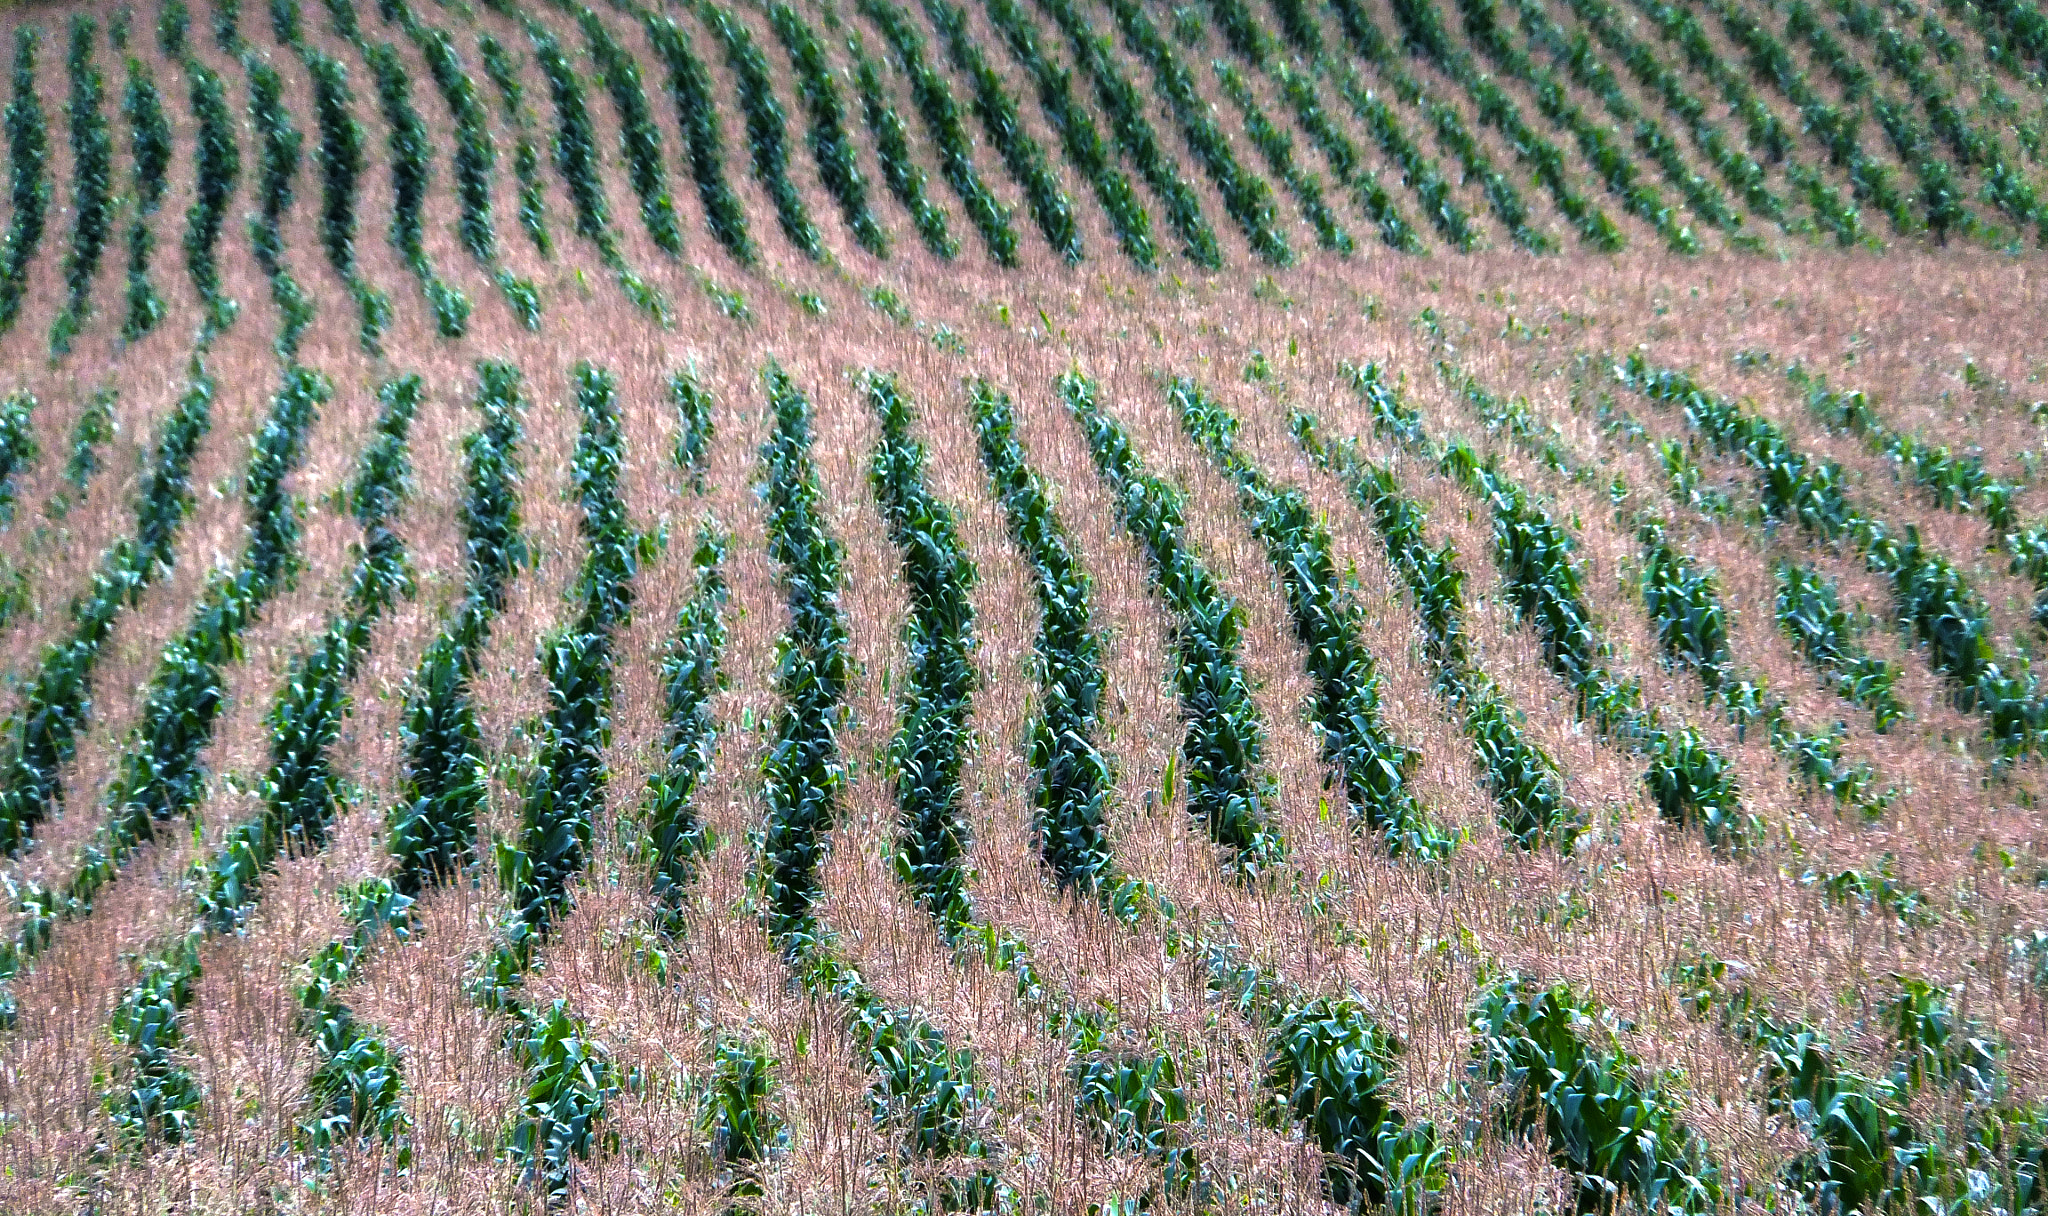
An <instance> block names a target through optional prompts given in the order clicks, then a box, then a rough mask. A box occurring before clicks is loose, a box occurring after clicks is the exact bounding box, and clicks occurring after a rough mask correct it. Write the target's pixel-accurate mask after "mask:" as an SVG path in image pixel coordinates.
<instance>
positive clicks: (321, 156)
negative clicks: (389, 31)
mask: <svg viewBox="0 0 2048 1216" xmlns="http://www.w3.org/2000/svg"><path fill="white" fill-rule="evenodd" d="M305 63H306V69H307V71H308V72H309V73H310V74H311V75H312V77H313V117H314V119H315V122H316V124H317V125H318V127H319V130H320V142H319V144H318V146H317V147H316V148H315V150H314V162H315V163H316V164H317V165H318V166H319V169H320V243H321V246H322V248H323V249H324V250H325V251H326V253H327V262H328V264H329V265H331V266H333V267H334V270H335V273H337V274H339V275H340V276H341V277H342V281H343V282H345V283H347V284H348V287H349V293H350V294H351V295H352V296H354V298H355V301H356V309H357V312H358V315H359V317H360V323H359V325H358V329H357V336H358V338H359V339H360V340H361V342H362V345H363V349H365V350H368V351H371V352H375V351H376V350H377V348H378V339H379V338H380V337H381V336H382V334H383V332H384V328H385V326H386V325H387V324H389V322H390V317H391V300H390V298H389V297H388V296H386V295H385V294H384V293H383V292H381V291H379V290H377V289H376V288H374V287H372V286H370V285H369V283H367V282H366V281H364V279H363V277H362V275H361V274H359V273H358V272H357V269H356V252H355V233H356V180H357V178H358V177H360V176H361V174H362V172H363V167H364V152H363V130H362V127H361V125H360V124H358V123H357V122H356V119H355V115H354V113H353V112H352V110H351V107H350V101H349V87H348V69H347V68H345V67H343V66H342V65H341V63H340V62H339V61H338V60H336V59H334V58H332V57H331V56H327V55H323V54H321V53H320V52H318V51H311V50H309V51H308V52H307V53H306V56H305Z"/></svg>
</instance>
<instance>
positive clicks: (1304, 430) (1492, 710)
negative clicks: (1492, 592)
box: [1292, 413, 1585, 849]
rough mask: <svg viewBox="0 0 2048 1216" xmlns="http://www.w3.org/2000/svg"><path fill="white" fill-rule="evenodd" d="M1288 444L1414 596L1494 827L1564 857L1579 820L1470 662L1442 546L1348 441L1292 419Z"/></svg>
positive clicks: (1462, 615) (1450, 554)
mask: <svg viewBox="0 0 2048 1216" xmlns="http://www.w3.org/2000/svg"><path fill="white" fill-rule="evenodd" d="M1292 427H1293V430H1294V434H1295V438H1296V440H1297V442H1299V443H1300V444H1301V447H1302V449H1303V450H1304V451H1306V452H1307V453H1308V454H1309V457H1310V458H1311V459H1312V460H1314V461H1315V462H1316V463H1317V465H1318V466H1320V467H1322V468H1323V469H1325V470H1327V471H1329V472H1331V473H1332V474H1334V475H1335V476H1336V477H1337V478H1338V480H1339V481H1340V482H1342V483H1343V485H1344V488H1345V489H1346V491H1348V492H1349V494H1350V496H1351V499H1352V501H1353V502H1355V503H1356V504H1357V505H1358V507H1359V509H1360V510H1361V511H1362V512H1363V513H1364V514H1365V516H1366V518H1367V519H1369V520H1370V521H1371V522H1372V524H1373V527H1374V529H1375V530H1376V531H1377V532H1378V534H1379V537H1380V540H1381V542H1382V543H1383V544H1384V545H1385V546H1386V550H1387V556H1388V557H1389V558H1390V559H1391V562H1392V565H1393V567H1394V569H1395V570H1396V571H1397V572H1399V574H1400V575H1401V578H1402V580H1403V581H1404V582H1406V583H1407V584H1408V590H1409V592H1410V594H1412V595H1413V596H1414V597H1415V609H1416V616H1417V617H1418V619H1419V620H1420V622H1421V625H1422V640H1423V651H1424V654H1425V655H1426V656H1427V657H1428V658H1429V660H1430V662H1431V664H1432V665H1434V667H1435V668H1436V687H1437V690H1438V692H1439V693H1440V694H1441V695H1442V696H1443V697H1444V699H1445V700H1446V701H1448V702H1449V703H1450V704H1451V706H1452V707H1453V708H1454V709H1456V710H1457V711H1458V712H1459V713H1460V714H1461V715H1462V717H1463V719H1464V724H1465V733H1466V734H1467V735H1469V736H1471V739H1472V750H1473V753H1474V757H1475V759H1476V760H1477V761H1478V764H1479V766H1480V768H1481V769H1483V770H1484V772H1485V775H1486V782H1487V787H1488V788H1489V789H1490V790H1491V791H1492V793H1493V797H1494V800H1495V801H1496V802H1498V803H1499V804H1500V824H1501V827H1502V828H1503V829H1504V830H1505V831H1506V832H1507V833H1508V835H1509V836H1510V837H1512V838H1513V839H1514V840H1515V842H1516V843H1517V844H1519V845H1522V846H1523V847H1525V848H1533V847H1535V846H1536V845H1538V844H1540V843H1541V842H1543V841H1545V840H1551V841H1554V842H1555V843H1556V844H1558V845H1559V846H1560V847H1562V848H1565V849H1569V848H1570V847H1571V845H1572V842H1573V841H1574V840H1575V839H1576V838H1577V836H1578V834H1579V833H1580V832H1581V831H1583V830H1584V826H1585V825H1584V822H1583V816H1582V815H1581V814H1580V813H1579V812H1578V811H1577V810H1576V809H1575V808H1574V807H1573V806H1572V805H1571V804H1570V803H1569V802H1567V801H1566V799H1565V796H1564V790H1563V787H1562V778H1561V776H1560V774H1559V772H1558V767H1557V763H1556V761H1554V760H1553V759H1552V758H1551V757H1550V755H1549V754H1548V753H1546V752H1545V751H1544V750H1543V748H1542V747H1541V746H1540V745H1538V744H1537V743H1535V742H1534V741H1533V740H1531V739H1529V738H1527V737H1526V736H1525V735H1524V734H1523V730H1522V714H1521V711H1520V710H1518V709H1516V708H1515V707H1514V705H1513V704H1512V703H1511V702H1510V701H1509V700H1508V698H1507V696H1506V694H1505V693H1503V692H1502V691H1501V689H1500V686H1499V685H1498V684H1496V683H1495V682H1494V680H1493V678H1492V677H1491V676H1489V675H1488V674H1487V673H1486V672H1485V671H1484V670H1483V669H1482V668H1481V667H1480V666H1479V665H1478V663H1477V662H1476V661H1475V660H1474V659H1473V657H1472V653H1471V646H1470V644H1469V642H1468V640H1467V632H1466V631H1467V626H1466V623H1465V622H1466V603H1465V591H1464V581H1465V572H1464V571H1463V570H1461V569H1460V568H1459V567H1458V555H1457V552H1456V551H1455V550H1454V549H1453V548H1452V547H1451V546H1450V545H1448V544H1446V545H1444V546H1443V547H1441V548H1437V549H1432V548H1430V547H1429V544H1428V541H1427V538H1426V536H1425V533H1424V527H1425V516H1424V514H1423V511H1422V508H1421V507H1420V506H1418V505H1417V504H1416V503H1415V501H1414V500H1413V499H1412V498H1409V497H1408V496H1406V495H1404V494H1403V493H1402V492H1401V488H1400V481H1399V478H1398V477H1397V475H1396V474H1395V472H1394V470H1393V469H1392V468H1391V467H1389V466H1388V465H1386V464H1384V463H1380V462H1376V461H1373V460H1370V459H1368V458H1367V457H1366V456H1365V455H1364V454H1363V452H1362V451H1361V449H1360V447H1359V445H1358V442H1357V440H1355V439H1351V438H1346V439H1344V440H1343V441H1341V442H1338V443H1334V444H1333V443H1331V442H1329V441H1328V440H1327V438H1326V437H1325V436H1324V435H1323V433H1322V429H1321V424H1320V423H1319V422H1318V421H1317V420H1316V419H1315V418H1314V417H1313V416H1312V415H1309V414H1306V413H1297V414H1295V415H1294V417H1293V419H1292Z"/></svg>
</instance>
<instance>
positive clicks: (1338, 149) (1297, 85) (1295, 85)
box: [1267, 27, 1443, 253]
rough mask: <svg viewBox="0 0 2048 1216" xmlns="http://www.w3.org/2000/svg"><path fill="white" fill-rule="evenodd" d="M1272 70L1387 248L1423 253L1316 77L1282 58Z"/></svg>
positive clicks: (1332, 169)
mask: <svg viewBox="0 0 2048 1216" xmlns="http://www.w3.org/2000/svg"><path fill="white" fill-rule="evenodd" d="M1311 28H1313V27H1311ZM1267 71H1268V72H1269V73H1270V74H1271V75H1272V78H1273V83H1275V84H1276V85H1278V86H1279V87H1280V93H1281V96H1282V97H1284V98H1285V99H1286V101H1287V104H1288V106H1289V108H1291V109H1292V110H1293V111H1294V119H1295V121H1296V122H1298V123H1300V124H1301V129H1302V130H1303V131H1305V132H1307V133H1308V137H1309V139H1310V140H1311V141H1313V142H1314V143H1315V145H1316V147H1317V148H1318V149H1320V150H1321V152H1322V154H1323V158H1324V159H1325V160H1327V161H1329V162H1330V172H1331V173H1332V174H1333V175H1334V176H1335V177H1336V179H1337V184H1338V185H1340V186H1343V187H1345V188H1346V189H1348V190H1350V191H1351V197H1352V201H1353V202H1354V203H1355V204H1356V205H1357V207H1358V209H1359V211H1361V212H1363V213H1364V214H1365V216H1366V218H1367V219H1370V220H1371V221H1372V222H1373V225H1374V226H1375V227H1377V228H1378V229H1379V232H1380V240H1381V241H1383V242H1385V244H1386V246H1387V248H1389V249H1396V250H1399V251H1400V252H1402V253H1420V252H1422V238H1421V237H1420V236H1418V235H1417V234H1416V231H1415V226H1414V225H1413V224H1411V223H1410V222H1409V221H1408V218H1407V217H1406V216H1405V215H1403V214H1401V209H1400V208H1399V207H1398V206H1396V205H1395V203H1394V199H1393V196H1392V195H1391V194H1390V193H1388V191H1387V188H1386V187H1385V186H1383V185H1381V184H1380V179H1379V173H1378V172H1377V171H1376V170H1374V169H1373V168H1371V167H1370V166H1368V165H1366V164H1365V162H1364V160H1363V158H1362V157H1361V156H1360V154H1359V151H1358V145H1357V144H1356V143H1354V142H1352V140H1351V137H1350V136H1349V135H1346V134H1345V133H1344V132H1343V131H1342V130H1341V129H1339V128H1338V126H1337V124H1336V123H1335V122H1334V121H1333V120H1332V119H1331V117H1330V112H1329V111H1328V110H1327V109H1325V108H1324V106H1323V99H1322V97H1321V95H1320V92H1319V90H1318V89H1317V88H1316V82H1315V77H1314V76H1313V75H1311V74H1310V73H1308V72H1304V71H1300V70H1297V69H1296V68H1292V67H1289V66H1288V65H1287V64H1286V63H1284V62H1282V61H1281V60H1279V59H1274V60H1273V61H1272V62H1271V63H1269V64H1268V65H1267ZM1435 187H1436V189H1437V190H1438V191H1441V190H1442V188H1443V183H1442V180H1441V179H1438V180H1437V182H1436V183H1435ZM1425 206H1427V204H1426V203H1425Z"/></svg>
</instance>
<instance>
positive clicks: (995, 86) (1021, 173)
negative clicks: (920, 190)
mask: <svg viewBox="0 0 2048 1216" xmlns="http://www.w3.org/2000/svg"><path fill="white" fill-rule="evenodd" d="M924 9H925V12H926V14H928V15H929V16H930V17H931V19H932V24H933V25H934V26H936V27H937V28H938V31H939V34H940V36H941V38H942V39H943V40H944V41H945V44H946V50H947V53H948V54H949V55H950V56H951V58H952V60H953V66H954V67H955V68H957V69H958V70H959V71H960V72H961V73H962V74H963V75H965V76H966V77H967V78H968V79H969V80H970V81H972V82H973V86H974V113H975V116H976V117H978V118H979V119H981V129H982V132H983V133H984V134H986V135H987V136H988V139H989V142H990V143H992V144H994V145H995V148H996V151H997V153H999V154H1000V155H1001V156H1002V158H1003V167H1004V168H1006V169H1008V170H1009V172H1010V180H1012V181H1014V182H1016V183H1017V187H1018V189H1020V190H1022V191H1023V192H1024V201H1025V204H1026V205H1027V206H1029V207H1030V208H1031V216H1032V218H1033V219H1035V220H1037V221H1038V230H1039V231H1040V232H1041V233H1043V234H1044V235H1045V239H1046V242H1047V243H1048V244H1050V245H1051V246H1052V247H1053V249H1054V251H1055V252H1057V253H1058V254H1059V255H1060V256H1061V257H1063V258H1065V259H1066V260H1067V261H1068V262H1069V263H1070V264H1071V263H1078V262H1079V261H1080V260H1081V230H1080V228H1079V227H1078V226H1077V225H1076V223H1075V220H1074V208H1073V203H1072V202H1071V201H1070V200H1069V199H1068V198H1067V192H1066V188H1065V187H1064V186H1063V185H1062V184H1061V183H1060V180H1059V178H1058V177H1057V176H1055V175H1054V173H1053V171H1052V167H1051V166H1050V165H1049V164H1047V162H1046V156H1045V150H1044V149H1043V148H1041V147H1040V146H1039V144H1038V141H1037V140H1036V139H1034V138H1032V137H1031V135H1030V133H1029V132H1027V131H1026V130H1025V129H1024V123H1023V120H1022V118H1021V116H1020V115H1019V114H1018V111H1017V102H1016V99H1015V98H1013V97H1011V96H1010V91H1009V89H1008V87H1007V86H1006V85H1005V84H1004V83H1003V79H1002V77H1001V76H999V75H997V74H996V71H995V69H994V68H993V67H991V66H990V65H989V63H988V60H987V58H986V57H985V56H983V55H982V53H981V47H980V46H979V45H978V44H977V43H976V42H975V41H974V38H973V36H972V35H971V34H970V33H969V32H968V29H967V12H966V10H965V9H963V8H961V7H960V6H958V5H956V4H952V3H950V0H925V3H924Z"/></svg>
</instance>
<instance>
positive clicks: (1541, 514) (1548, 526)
mask: <svg viewBox="0 0 2048 1216" xmlns="http://www.w3.org/2000/svg"><path fill="white" fill-rule="evenodd" d="M1349 375H1350V378H1351V381H1352V387H1353V388H1354V389H1355V390H1356V391H1357V392H1358V393H1359V395H1360V396H1361V397H1362V398H1364V400H1365V403H1366V405H1367V407H1368V409H1369V410H1370V411H1371V413H1372V416H1373V424H1374V427H1375V429H1376V430H1379V431H1382V432H1384V433H1386V434H1390V435H1392V436H1394V437H1395V438H1398V439H1400V440H1401V441H1403V442H1404V443H1407V444H1408V445H1410V446H1411V447H1413V448H1415V449H1416V450H1417V451H1418V452H1419V453H1421V454H1422V455H1423V456H1424V457H1425V458H1427V459H1429V460H1430V461H1431V462H1432V463H1433V464H1434V465H1435V466H1436V467H1437V468H1438V469H1439V470H1440V471H1442V472H1443V473H1445V474H1446V475H1448V476H1450V477H1451V478H1452V479H1453V480H1455V481H1457V482H1458V484H1459V485H1461V486H1463V487H1464V488H1465V489H1466V490H1467V491H1468V492H1469V493H1471V494H1472V495H1474V496H1475V497H1478V498H1479V499H1480V500H1481V501H1482V502H1484V503H1485V505H1486V507H1487V509H1488V512H1489V514H1490V515H1491V516H1492V521H1491V522H1492V530H1493V541H1494V562H1495V564H1496V565H1497V566H1498V567H1499V569H1500V572H1501V580H1502V592H1503V594H1504V596H1505V597H1506V599H1507V601H1508V603H1509V604H1510V605H1511V606H1512V607H1513V608H1514V610H1515V613H1516V615H1517V616H1519V617H1520V618H1521V619H1522V620H1523V621H1525V622H1527V623H1528V624H1529V625H1530V627H1531V628H1532V629H1533V630H1534V631H1535V633H1536V637H1537V640H1538V642H1539V643H1540V644H1541V648H1542V655H1543V660H1544V662H1545V663H1546V664H1548V665H1549V667H1550V669H1551V670H1552V671H1553V672H1555V673H1556V674H1557V675H1558V677H1559V678H1560V679H1562V680H1563V681H1564V682H1565V684H1566V686H1567V687H1569V688H1570V689H1571V690H1572V692H1573V694H1574V697H1573V709H1574V711H1575V712H1576V713H1577V714H1578V715H1579V716H1580V717H1581V718H1582V719H1584V720H1587V721H1589V722H1590V723H1591V724H1592V725H1593V726H1594V727H1595V728H1596V729H1598V730H1600V731H1601V732H1603V733H1606V734H1609V735H1611V736H1613V737H1614V738H1615V739H1616V740H1617V741H1618V742H1621V743H1623V744H1624V745H1625V746H1628V747H1630V748H1631V749H1633V750H1635V751H1637V752H1640V753H1642V754H1644V755H1645V756H1647V757H1648V759H1649V767H1648V769H1647V770H1646V771H1645V772H1644V774H1643V785H1644V788H1645V790H1646V792H1647V793H1648V794H1649V795H1650V800H1651V802H1652V803H1653V804H1655V806H1656V807H1657V809H1658V812H1659V813H1660V814H1661V815H1663V816H1664V817H1665V818H1667V819H1669V820H1671V821H1673V822H1675V823H1680V824H1687V825H1691V824H1697V825H1698V826H1699V827H1700V829H1701V831H1702V833H1703V834H1704V835H1705V837H1706V838H1707V841H1708V843H1709V844H1711V845H1713V846H1714V847H1716V848H1719V849H1725V850H1731V851H1734V850H1740V849H1743V848H1745V847H1747V846H1749V845H1751V844H1753V843H1755V842H1756V841H1757V839H1758V838H1759V837H1760V835H1761V831H1762V825H1761V822H1760V821H1759V820H1758V819H1757V818H1756V817H1755V816H1754V815H1751V814H1749V813H1748V812H1747V811H1746V810H1745V809H1744V807H1743V805H1742V799H1741V792H1740V790H1739V788H1738V787H1737V784H1736V780H1735V773H1734V770H1733V766H1732V764H1731V762H1730V761H1729V759H1728V758H1727V757H1726V756H1724V755H1723V754H1722V753H1721V752H1719V751H1718V750H1716V749H1715V748H1714V747H1713V745H1712V744H1710V743H1708V742H1707V741H1706V740H1705V739H1703V738H1701V736H1700V734H1699V732H1698V731H1697V730H1695V729H1694V728H1693V727H1692V726H1690V725H1680V726H1678V727H1675V728H1673V727H1669V726H1666V725H1664V724H1663V723H1662V722H1661V721H1660V714H1659V713H1658V712H1657V711H1656V710H1655V709H1646V708H1645V707H1644V706H1643V703H1642V702H1643V694H1642V689H1641V687H1640V686H1639V684H1638V683H1637V682H1636V681H1635V680H1633V679H1631V678H1624V677H1621V676H1619V675H1617V674H1616V673H1614V672H1613V671H1611V670H1610V669H1609V668H1608V667H1607V660H1608V659H1609V658H1610V652H1609V648H1608V646H1607V643H1606V642H1605V641H1604V640H1603V639H1602V637H1601V627H1600V624H1599V620H1598V618H1597V617H1595V616H1594V614H1593V610H1592V609H1591V608H1590V607H1589V606H1588V605H1587V603H1586V597H1585V590H1584V586H1585V573H1584V570H1583V568H1582V567H1581V565H1580V564H1579V561H1578V558H1577V556H1576V553H1575V549H1576V545H1574V543H1573V541H1572V538H1571V535H1570V533H1568V532H1567V531H1566V530H1565V529H1564V527H1562V526H1561V525H1560V524H1558V522H1557V520H1556V519H1555V518H1554V517H1553V516H1552V515H1551V513H1550V512H1549V511H1548V510H1547V509H1546V508H1545V507H1544V506H1543V505H1542V504H1541V503H1539V502H1538V501H1537V500H1536V499H1535V498H1534V497H1533V496H1532V495H1531V494H1530V493H1529V492H1528V491H1527V490H1526V489H1524V488H1523V487H1522V486H1521V485H1519V484H1518V483H1516V482H1515V481H1514V480H1512V479H1511V478H1510V477H1509V476H1508V475H1507V473H1506V472H1505V471H1504V470H1503V469H1502V468H1501V467H1500V466H1499V464H1498V463H1497V462H1495V461H1494V460H1492V459H1481V457H1480V456H1479V454H1478V453H1477V452H1476V451H1474V450H1473V449H1472V448H1471V446H1470V445H1468V444H1466V443H1465V442H1463V441H1462V440H1459V441H1453V442H1451V443H1449V444H1446V445H1443V446H1441V447H1439V446H1438V445H1437V444H1436V443H1435V442H1434V441H1433V440H1431V439H1430V437H1429V435H1428V432H1427V429H1426V428H1425V427H1424V424H1423V421H1422V417H1421V415H1420V414H1419V413H1417V412H1416V411H1415V409H1414V408H1413V407H1412V406H1410V405H1409V404H1408V403H1407V402H1406V401H1404V400H1402V397H1401V394H1400V392H1399V390H1398V389H1397V388H1396V387H1395V386H1394V385H1393V384H1390V383H1389V382H1388V381H1387V380H1386V378H1385V377H1384V375H1383V374H1382V373H1381V371H1380V368H1379V366H1378V365H1377V364H1372V363H1368V364H1366V365H1365V366H1363V367H1353V368H1351V369H1350V371H1349Z"/></svg>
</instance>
